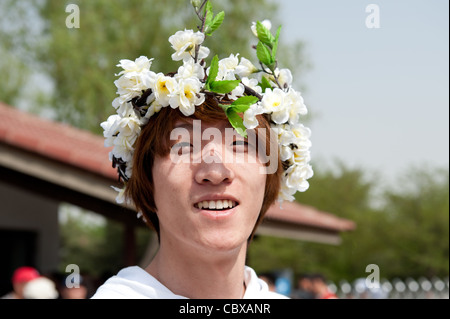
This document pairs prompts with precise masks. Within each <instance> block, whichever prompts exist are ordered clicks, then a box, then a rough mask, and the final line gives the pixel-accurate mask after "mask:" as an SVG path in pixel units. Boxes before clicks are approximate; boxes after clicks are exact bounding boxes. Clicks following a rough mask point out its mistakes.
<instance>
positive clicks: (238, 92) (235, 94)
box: [228, 83, 245, 100]
mask: <svg viewBox="0 0 450 319" xmlns="http://www.w3.org/2000/svg"><path fill="white" fill-rule="evenodd" d="M244 92H245V87H244V85H243V84H242V83H239V85H238V86H237V87H236V88H235V89H234V90H233V91H231V92H230V93H229V94H228V97H229V98H230V99H232V100H237V99H238V98H240V97H242V96H244Z"/></svg>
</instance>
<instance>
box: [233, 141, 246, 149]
mask: <svg viewBox="0 0 450 319" xmlns="http://www.w3.org/2000/svg"><path fill="white" fill-rule="evenodd" d="M248 146H249V144H248V142H247V141H245V140H236V141H234V142H233V149H234V151H235V152H245V151H246V150H247V149H248Z"/></svg>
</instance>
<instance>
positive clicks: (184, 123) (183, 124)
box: [173, 118, 233, 131]
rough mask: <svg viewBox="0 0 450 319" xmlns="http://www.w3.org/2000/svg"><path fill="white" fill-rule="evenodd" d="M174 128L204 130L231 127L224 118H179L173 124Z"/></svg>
mask: <svg viewBox="0 0 450 319" xmlns="http://www.w3.org/2000/svg"><path fill="white" fill-rule="evenodd" d="M173 128H174V129H176V128H184V129H187V130H190V131H192V130H194V129H201V130H205V129H207V128H216V129H219V130H224V129H226V128H231V129H232V128H233V127H232V126H231V124H230V122H229V121H226V120H217V121H202V120H194V119H191V118H186V119H182V120H181V119H179V120H177V121H176V122H175V124H174V127H173Z"/></svg>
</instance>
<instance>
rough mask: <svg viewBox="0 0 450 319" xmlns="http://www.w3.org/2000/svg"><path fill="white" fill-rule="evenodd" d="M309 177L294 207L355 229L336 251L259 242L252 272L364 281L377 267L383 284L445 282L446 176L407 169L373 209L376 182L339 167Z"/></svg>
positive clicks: (294, 243)
mask: <svg viewBox="0 0 450 319" xmlns="http://www.w3.org/2000/svg"><path fill="white" fill-rule="evenodd" d="M315 172H316V175H315V176H314V177H313V178H312V179H311V188H310V189H309V190H308V191H307V192H305V193H302V194H300V195H298V197H297V200H298V201H299V202H301V203H304V204H308V205H312V206H315V207H317V208H318V209H320V210H323V211H326V212H330V213H333V214H335V215H337V216H340V217H342V218H347V219H350V220H353V221H354V222H355V223H356V225H357V228H356V230H354V231H352V232H349V233H343V234H342V235H341V237H342V243H341V244H340V245H339V246H330V245H326V244H319V243H311V242H305V241H294V240H287V239H280V238H271V237H259V238H258V239H257V240H256V241H255V242H253V243H252V244H251V245H250V249H249V262H250V263H251V265H252V266H253V267H254V268H255V269H256V270H258V271H269V270H273V269H281V268H291V269H292V270H294V272H295V273H296V274H300V273H305V272H321V273H323V274H325V275H326V276H327V277H328V278H329V279H331V280H335V281H338V280H341V279H346V280H354V279H356V278H360V277H366V276H367V275H368V274H367V273H366V272H365V269H366V266H367V265H369V264H376V265H378V266H379V268H380V276H381V277H383V278H387V279H392V278H395V277H400V278H406V277H413V278H418V277H420V276H426V277H428V278H431V277H432V276H441V277H445V276H448V273H449V241H448V239H449V180H448V174H449V173H448V169H411V172H410V173H408V174H406V175H405V176H404V177H403V178H402V179H400V181H399V185H397V188H398V189H389V190H386V191H385V192H384V193H383V194H382V198H381V200H382V202H381V203H380V202H377V205H374V200H373V198H374V197H375V189H376V188H377V184H378V181H377V180H376V179H375V178H374V177H371V178H369V177H368V176H367V173H365V172H364V170H361V169H349V168H346V167H345V165H343V164H339V165H338V166H337V168H334V169H324V168H319V167H316V170H315ZM378 200H380V199H378Z"/></svg>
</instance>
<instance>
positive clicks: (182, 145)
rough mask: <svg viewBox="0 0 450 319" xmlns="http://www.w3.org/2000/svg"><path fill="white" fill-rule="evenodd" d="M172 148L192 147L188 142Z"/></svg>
mask: <svg viewBox="0 0 450 319" xmlns="http://www.w3.org/2000/svg"><path fill="white" fill-rule="evenodd" d="M173 147H176V148H183V147H192V144H191V143H189V142H180V143H177V144H175V145H174V146H173Z"/></svg>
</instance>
